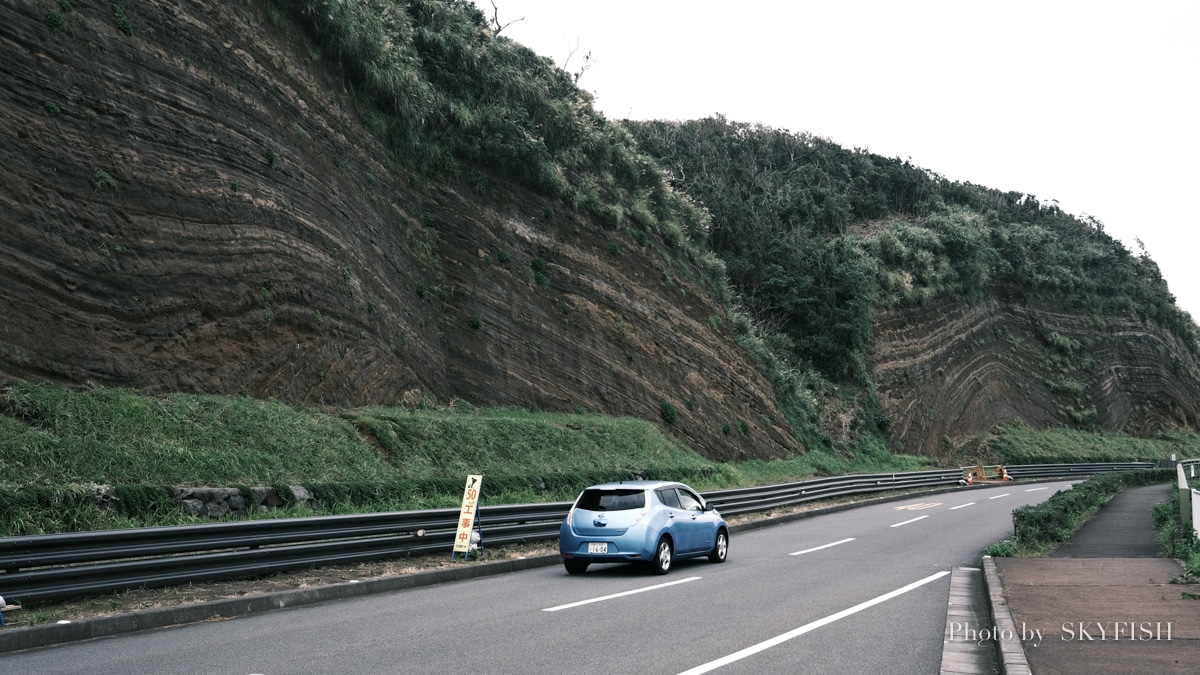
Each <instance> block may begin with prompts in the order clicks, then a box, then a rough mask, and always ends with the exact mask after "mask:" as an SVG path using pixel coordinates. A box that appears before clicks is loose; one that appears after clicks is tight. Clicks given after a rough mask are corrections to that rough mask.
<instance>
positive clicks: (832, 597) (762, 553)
mask: <svg viewBox="0 0 1200 675" xmlns="http://www.w3.org/2000/svg"><path fill="white" fill-rule="evenodd" d="M1067 485H1068V483H1041V484H1024V485H1022V484H1019V483H1018V484H1015V485H1006V486H997V487H981V488H974V489H971V490H966V491H962V492H954V493H947V494H941V495H933V496H926V497H919V498H913V499H910V500H904V501H899V502H891V503H886V504H879V505H875V506H868V507H864V508H859V509H852V510H848V511H842V512H839V513H834V514H829V515H824V516H819V517H814V518H809V519H805V520H799V521H795V522H793V523H789V524H785V525H779V526H775V527H769V528H764V529H760V530H753V531H749V532H742V533H737V534H735V535H734V536H733V537H732V538H731V542H730V553H729V560H728V561H727V562H726V563H724V564H719V565H718V564H712V563H709V562H707V560H705V559H700V560H698V561H677V562H676V564H675V566H674V567H673V568H672V570H671V572H670V574H668V575H666V576H662V577H659V576H650V575H648V574H647V573H646V572H645V571H643V570H641V569H639V568H637V567H633V566H622V565H593V566H592V567H591V568H589V569H588V572H587V573H586V574H584V575H582V576H568V575H567V573H566V571H565V570H564V569H563V568H562V567H561V566H554V567H545V568H538V569H532V570H527V571H524V572H516V573H512V574H507V575H500V576H494V577H486V578H481V579H474V580H470V581H463V582H456V583H450V584H443V585H439V586H429V587H423V588H416V589H411V590H406V591H399V592H395V593H387V594H380V595H375V596H370V597H366V598H357V599H353V600H346V601H341V602H332V603H328V604H323V605H317V606H310V607H302V608H297V609H293V610H281V611H278V612H271V613H267V614H260V615H251V616H246V617H242V618H237V619H231V620H228V621H218V622H210V623H203V624H195V625H189V626H180V627H175V628H166V629H160V630H155V631H150V632H145V633H137V634H130V635H123V636H117V637H112V638H104V639H100V640H93V641H90V642H83V643H74V644H68V645H63V646H58V647H49V648H45V649H38V650H31V651H28V652H22V653H16V654H7V655H3V656H0V671H2V672H6V673H8V672H11V673H80V674H87V675H93V674H94V673H106V672H138V673H188V674H189V675H190V674H197V675H199V674H201V673H214V674H215V673H220V674H221V675H241V674H251V673H261V674H264V675H283V674H289V675H291V674H300V673H431V674H432V673H463V672H469V673H489V674H490V673H497V674H501V673H505V674H506V673H512V674H514V675H515V674H521V675H526V674H538V673H563V672H572V673H605V674H609V673H633V672H641V671H644V672H659V673H700V672H717V673H721V674H732V673H763V672H775V673H847V674H850V673H854V674H858V673H936V672H938V668H939V665H940V661H941V652H942V639H943V631H944V628H945V621H946V602H947V596H948V592H949V587H950V575H949V572H950V570H951V569H952V568H953V567H955V566H969V567H975V566H978V564H979V557H980V555H981V554H982V553H983V550H984V549H985V548H986V547H987V546H988V545H989V544H991V543H993V542H995V541H998V540H1000V539H1003V538H1004V537H1006V536H1008V535H1009V534H1011V532H1012V519H1011V517H1010V514H1011V511H1012V509H1013V508H1015V507H1017V506H1020V505H1023V504H1033V503H1037V502H1040V501H1043V500H1045V499H1047V498H1048V497H1049V496H1050V495H1052V494H1053V493H1054V492H1055V491H1056V490H1059V489H1062V488H1063V487H1066V486H1067ZM610 596H611V597H610Z"/></svg>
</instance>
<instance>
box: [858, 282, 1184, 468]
mask: <svg viewBox="0 0 1200 675" xmlns="http://www.w3.org/2000/svg"><path fill="white" fill-rule="evenodd" d="M871 356H872V363H873V364H874V374H875V379H876V383H877V385H878V389H879V392H880V402H881V409H882V410H883V412H884V413H885V414H886V415H888V417H889V419H890V420H891V424H890V426H889V429H888V434H889V438H890V440H891V441H892V443H893V445H895V446H896V447H897V449H904V450H906V451H908V452H911V453H915V454H923V455H931V456H939V455H949V454H951V453H952V452H953V451H954V450H955V449H956V448H958V447H960V446H962V445H963V444H964V443H969V442H970V441H971V440H972V439H973V438H976V437H978V436H981V435H983V434H985V433H986V432H987V431H988V430H990V429H992V428H993V427H994V426H995V425H997V424H1005V423H1013V422H1020V423H1023V424H1026V425H1027V426H1029V427H1031V428H1036V429H1043V428H1048V427H1058V426H1067V427H1071V426H1077V427H1082V428H1098V429H1103V430H1107V431H1119V432H1125V433H1129V434H1132V435H1136V436H1150V435H1153V434H1156V433H1158V432H1162V431H1173V430H1187V431H1193V430H1195V429H1197V428H1198V418H1200V403H1198V401H1200V367H1197V363H1196V359H1195V356H1194V355H1192V354H1191V353H1190V352H1189V351H1188V349H1187V348H1186V347H1185V346H1184V345H1183V344H1181V343H1180V341H1179V339H1178V338H1177V337H1176V336H1175V335H1174V334H1172V333H1171V332H1169V331H1167V330H1164V329H1162V328H1161V327H1159V326H1158V325H1157V324H1155V323H1153V322H1142V321H1140V320H1138V319H1137V317H1136V316H1134V315H1132V314H1131V315H1129V316H1125V317H1111V316H1110V317H1098V316H1094V315H1085V314H1076V313H1071V312H1067V311H1063V310H1062V309H1061V308H1060V307H1055V306H1050V305H1047V304H1046V303H1036V302H1028V301H1025V300H1023V299H1021V298H1020V297H1019V294H1017V295H1014V294H1013V293H1012V292H1011V289H1007V290H1005V291H997V293H996V294H995V296H994V297H992V298H990V299H988V300H985V301H983V302H980V303H978V304H974V305H967V304H964V303H961V302H954V301H941V302H931V303H929V304H928V305H926V306H924V307H920V308H916V309H913V308H909V309H906V310H904V311H891V312H886V313H884V314H882V315H881V316H880V318H879V321H878V322H877V323H876V325H875V333H874V346H873V348H872V353H871Z"/></svg>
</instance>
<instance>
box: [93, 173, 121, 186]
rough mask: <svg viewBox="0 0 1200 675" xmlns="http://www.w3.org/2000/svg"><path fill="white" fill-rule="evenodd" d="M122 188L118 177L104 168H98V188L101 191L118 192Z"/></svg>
mask: <svg viewBox="0 0 1200 675" xmlns="http://www.w3.org/2000/svg"><path fill="white" fill-rule="evenodd" d="M119 189H120V186H119V185H117V179H115V178H113V177H112V175H111V174H110V173H108V172H107V171H105V170H103V169H97V170H96V190H98V191H100V192H116V191H117V190H119Z"/></svg>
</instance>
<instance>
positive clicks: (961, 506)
mask: <svg viewBox="0 0 1200 675" xmlns="http://www.w3.org/2000/svg"><path fill="white" fill-rule="evenodd" d="M974 503H975V502H967V503H966V504H959V505H958V506H951V507H950V509H949V510H951V511H953V510H954V509H965V508H966V507H968V506H971V505H972V504H974Z"/></svg>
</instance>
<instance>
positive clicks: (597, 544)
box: [588, 541, 608, 553]
mask: <svg viewBox="0 0 1200 675" xmlns="http://www.w3.org/2000/svg"><path fill="white" fill-rule="evenodd" d="M588 553H608V542H603V541H589V542H588Z"/></svg>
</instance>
